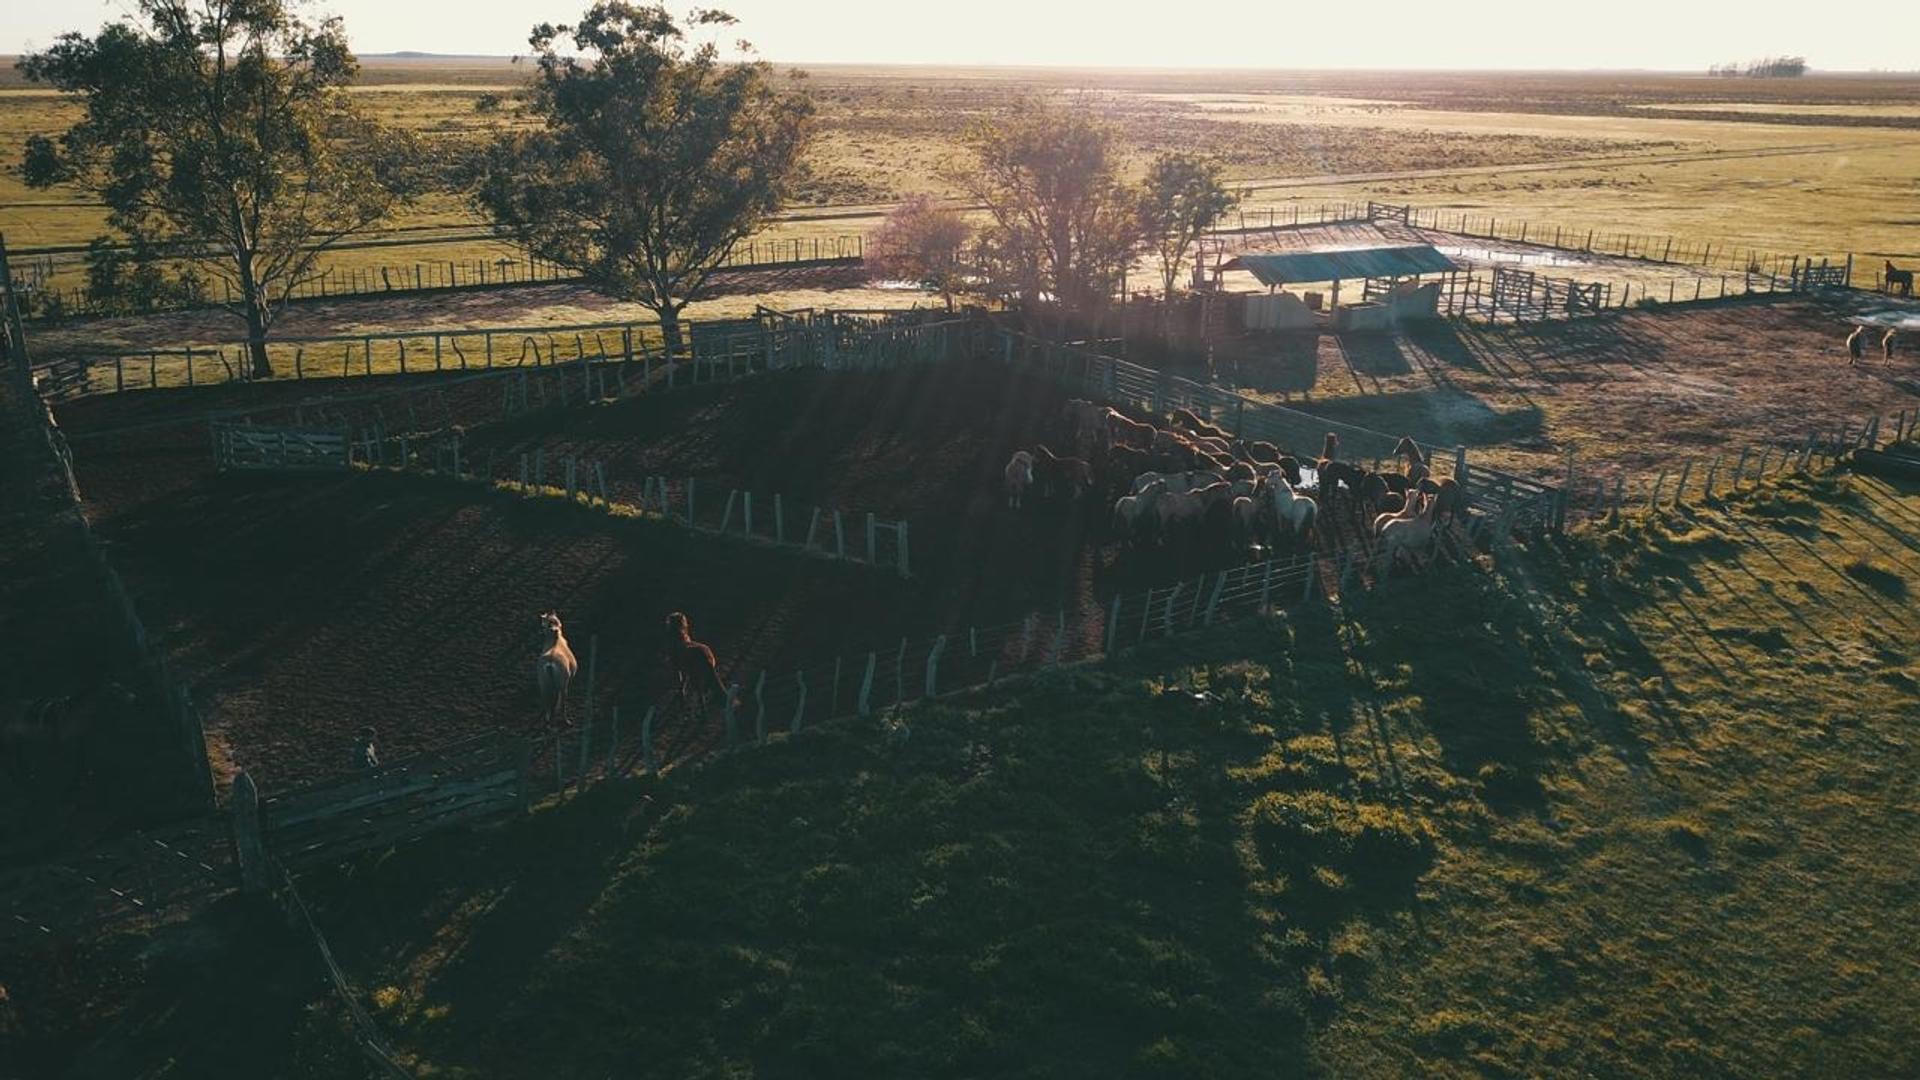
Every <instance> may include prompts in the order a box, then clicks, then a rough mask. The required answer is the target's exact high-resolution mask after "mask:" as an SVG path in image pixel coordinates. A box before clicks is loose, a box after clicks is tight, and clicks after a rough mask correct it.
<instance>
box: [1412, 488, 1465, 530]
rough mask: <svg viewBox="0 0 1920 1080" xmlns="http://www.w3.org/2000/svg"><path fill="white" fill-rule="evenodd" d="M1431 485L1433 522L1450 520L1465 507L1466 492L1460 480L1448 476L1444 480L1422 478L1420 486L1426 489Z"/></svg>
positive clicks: (1457, 515) (1423, 489)
mask: <svg viewBox="0 0 1920 1080" xmlns="http://www.w3.org/2000/svg"><path fill="white" fill-rule="evenodd" d="M1429 484H1431V485H1432V492H1431V493H1432V495H1433V520H1434V523H1435V524H1439V523H1441V522H1447V521H1452V520H1454V519H1455V518H1457V517H1459V516H1460V514H1461V513H1462V512H1464V511H1465V510H1466V508H1467V492H1466V489H1465V488H1463V487H1461V486H1460V482H1459V481H1457V480H1455V479H1454V478H1453V477H1451V476H1449V477H1447V478H1446V479H1445V480H1440V481H1433V480H1422V481H1421V482H1420V488H1421V490H1422V491H1426V490H1427V487H1428V485H1429Z"/></svg>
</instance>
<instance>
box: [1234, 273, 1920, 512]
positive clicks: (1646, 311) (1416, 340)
mask: <svg viewBox="0 0 1920 1080" xmlns="http://www.w3.org/2000/svg"><path fill="white" fill-rule="evenodd" d="M1887 306H1888V302H1886V301H1884V300H1879V299H1874V298H1872V297H1870V296H1863V295H1859V294H1847V295H1837V296H1835V297H1834V298H1832V299H1824V300H1823V299H1817V298H1809V297H1789V296H1781V297H1754V298H1751V299H1729V300H1727V301H1724V302H1708V303H1701V304H1686V305H1675V306H1671V307H1668V306H1664V305H1662V306H1656V307H1650V308H1629V309H1627V310H1625V311H1621V312H1617V313H1608V314H1606V315H1602V316H1597V317H1594V318H1586V319H1577V320H1567V321H1554V322H1542V323H1529V324H1525V325H1519V326H1516V325H1510V324H1502V325H1498V326H1487V325H1484V324H1461V323H1454V322H1445V323H1436V324H1434V325H1432V326H1430V327H1427V328H1424V329H1421V330H1418V331H1415V332H1410V333H1407V334H1350V335H1342V336H1332V335H1328V336H1322V337H1319V338H1289V337H1282V336H1277V335H1249V336H1247V337H1244V338H1242V339H1240V340H1238V341H1236V342H1234V343H1233V345H1232V347H1231V348H1224V349H1221V350H1220V352H1219V356H1220V367H1221V377H1222V379H1223V380H1224V381H1227V382H1235V383H1238V384H1239V385H1240V386H1241V387H1242V388H1243V389H1245V390H1246V391H1248V392H1250V393H1254V394H1257V395H1260V396H1263V397H1267V398H1269V399H1271V400H1273V401H1276V402H1283V403H1286V404H1289V405H1291V406H1293V407H1295V408H1299V409H1303V410H1306V411H1308V412H1314V413H1318V414H1320V415H1324V416H1327V417H1329V418H1331V419H1337V420H1344V421H1347V422H1349V423H1355V424H1362V425H1365V426H1368V427H1373V428H1378V429H1381V430H1385V431H1405V432H1411V433H1414V434H1416V435H1418V436H1420V437H1421V438H1423V439H1424V440H1426V441H1429V442H1434V443H1439V444H1442V445H1447V444H1457V445H1464V446H1468V447H1470V448H1471V454H1472V457H1473V459H1474V460H1478V461H1484V462H1486V463H1488V464H1492V465H1495V466H1497V467H1500V468H1507V469H1512V470H1514V471H1517V472H1523V473H1530V474H1535V475H1540V476H1544V477H1549V478H1551V477H1554V476H1557V475H1560V474H1561V473H1562V472H1563V471H1564V468H1565V458H1566V454H1567V452H1568V451H1569V450H1571V451H1573V452H1574V454H1575V457H1576V461H1577V463H1578V466H1579V467H1580V469H1581V470H1582V471H1583V472H1590V473H1592V474H1593V475H1599V476H1607V477H1610V476H1611V475H1612V473H1613V470H1616V469H1627V470H1630V471H1632V472H1634V473H1636V474H1637V473H1645V472H1648V471H1649V470H1658V469H1661V468H1667V467H1669V466H1672V465H1677V464H1678V463H1679V462H1680V461H1681V460H1683V459H1685V458H1688V457H1696V456H1698V457H1703V458H1704V457H1705V456H1708V455H1711V454H1714V453H1717V452H1721V451H1727V452H1731V453H1735V454H1737V453H1738V452H1739V450H1740V449H1741V448H1742V447H1747V446H1759V445H1762V444H1768V443H1773V444H1779V445H1795V446H1797V445H1799V444H1800V442H1801V441H1802V440H1804V439H1805V438H1806V437H1807V435H1808V434H1810V433H1814V432H1819V433H1830V432H1833V431H1837V430H1838V429H1839V428H1840V427H1841V425H1843V424H1852V425H1854V426H1855V427H1856V428H1857V427H1858V426H1859V424H1860V423H1862V422H1863V421H1864V420H1865V419H1866V418H1867V417H1869V416H1873V415H1876V414H1880V415H1885V414H1891V413H1894V412H1896V411H1898V410H1901V409H1913V408H1916V407H1920V335H1913V334H1909V335H1907V336H1905V337H1904V338H1903V339H1902V342H1901V344H1900V345H1899V347H1898V350H1897V352H1896V355H1895V359H1894V362H1893V363H1892V364H1891V365H1887V364H1884V363H1882V361H1881V360H1880V358H1879V357H1878V354H1877V350H1878V334H1877V333H1875V334H1874V340H1873V349H1872V350H1870V351H1873V353H1874V355H1873V356H1872V357H1871V358H1870V360H1869V361H1868V362H1865V363H1863V364H1862V365H1861V366H1860V367H1858V368H1849V367H1848V366H1847V362H1846V350H1845V346H1844V339H1845V337H1846V335H1847V333H1848V331H1849V330H1850V329H1851V326H1850V324H1849V321H1848V320H1850V319H1852V318H1856V317H1859V316H1860V315H1861V313H1862V312H1863V311H1867V310H1874V311H1881V310H1884V309H1886V307H1887Z"/></svg>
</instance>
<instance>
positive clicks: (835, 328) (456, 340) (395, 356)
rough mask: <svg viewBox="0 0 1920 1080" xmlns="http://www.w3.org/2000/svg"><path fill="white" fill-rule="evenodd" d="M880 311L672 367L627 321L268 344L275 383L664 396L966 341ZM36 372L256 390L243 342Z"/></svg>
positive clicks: (111, 386) (101, 385)
mask: <svg viewBox="0 0 1920 1080" xmlns="http://www.w3.org/2000/svg"><path fill="white" fill-rule="evenodd" d="M889 314H890V315H892V316H893V317H892V318H889V319H880V318H874V317H856V316H848V315H842V314H840V313H836V312H819V313H813V314H811V315H810V316H809V317H805V318H795V317H789V316H785V315H780V313H770V314H769V315H768V316H767V317H763V318H761V319H759V320H755V322H757V323H758V325H753V326H749V325H744V324H742V323H741V322H738V321H735V320H728V321H726V323H725V324H723V328H722V329H720V330H717V331H713V332H707V331H701V332H699V333H692V332H691V329H690V337H691V339H692V342H693V345H694V348H693V350H692V351H691V354H690V355H682V356H678V357H672V358H669V357H668V356H667V355H666V354H664V353H663V352H662V351H661V348H660V345H659V343H658V342H657V340H655V338H656V337H657V335H658V328H657V326H655V325H654V324H653V323H650V322H636V321H625V322H603V323H580V324H572V325H565V326H522V327H461V328H447V329H438V330H409V331H393V332H381V333H363V334H330V335H320V336H307V337H300V336H288V337H276V338H273V339H271V340H270V341H268V343H267V351H268V354H269V358H270V360H271V362H272V364H273V367H274V370H275V373H276V374H275V375H274V376H273V378H274V379H275V380H285V379H292V380H294V381H302V380H307V379H320V378H325V379H333V378H351V377H364V376H374V375H410V374H424V373H429V372H433V373H444V372H452V371H460V372H487V371H496V370H499V369H502V368H506V369H511V370H514V371H522V372H537V371H540V370H544V369H548V368H558V367H573V368H575V369H577V370H581V371H586V370H588V369H591V370H593V371H594V372H598V373H614V374H617V377H618V378H619V379H620V380H621V392H622V393H624V392H625V380H627V379H628V378H630V377H631V374H630V373H632V372H634V371H635V368H636V365H637V367H638V373H639V374H640V376H641V379H642V382H643V384H648V385H650V384H652V383H653V382H654V381H656V380H657V381H659V382H661V383H663V384H664V385H666V386H668V387H674V386H677V385H679V384H681V383H687V382H692V383H695V384H698V383H702V382H710V381H713V380H716V379H721V378H731V377H735V376H737V375H738V374H741V373H746V372H752V371H768V370H778V369H784V368H791V367H798V366H808V365H812V366H821V367H828V368H866V367H879V366H887V365H890V364H894V363H899V362H901V361H902V360H903V359H906V358H908V357H909V356H911V358H913V359H923V360H924V359H936V358H939V357H942V356H947V355H953V354H954V353H956V352H957V351H959V350H960V349H961V348H963V347H965V346H966V345H967V343H968V341H969V338H968V337H967V334H968V333H969V328H970V326H971V324H970V323H969V322H968V321H967V320H965V319H958V318H953V317H947V318H943V319H932V318H929V317H928V316H929V313H927V312H925V311H910V310H903V311H900V312H894V313H889ZM775 315H780V317H778V318H776V317H774V316H775ZM686 325H687V326H688V327H689V328H692V327H694V326H696V325H700V324H694V323H689V324H686ZM34 370H35V373H36V374H37V375H38V376H39V377H40V378H41V380H42V384H43V386H45V387H46V388H47V390H48V393H49V396H51V397H54V398H56V399H68V398H75V397H82V396H86V395H90V394H100V393H114V392H120V391H129V390H149V389H162V388H169V387H194V386H207V385H218V384H221V383H229V382H259V381H264V380H262V379H258V378H251V377H250V376H249V367H248V363H247V358H246V343H245V342H236V341H227V342H214V343H210V344H206V345H183V346H179V347H176V348H167V349H143V350H135V351H102V352H98V353H89V354H86V355H82V356H67V357H61V358H57V359H47V360H43V361H41V362H40V363H38V364H36V365H35V368H34ZM567 389H568V388H567V387H565V386H563V387H561V388H560V390H561V391H562V392H563V393H564V392H566V390H567Z"/></svg>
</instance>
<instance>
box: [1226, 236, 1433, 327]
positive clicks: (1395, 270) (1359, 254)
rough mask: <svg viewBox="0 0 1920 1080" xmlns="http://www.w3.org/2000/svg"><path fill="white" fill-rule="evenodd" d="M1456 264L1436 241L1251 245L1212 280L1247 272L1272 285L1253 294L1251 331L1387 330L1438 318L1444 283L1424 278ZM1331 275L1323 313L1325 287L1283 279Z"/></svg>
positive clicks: (1248, 314)
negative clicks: (1263, 248) (1356, 292)
mask: <svg viewBox="0 0 1920 1080" xmlns="http://www.w3.org/2000/svg"><path fill="white" fill-rule="evenodd" d="M1458 269H1459V268H1458V267H1457V266H1455V265H1454V263H1453V261H1452V260H1451V259H1448V258H1447V257H1446V256H1445V255H1443V254H1441V253H1440V250H1439V249H1438V248H1435V247H1434V246H1433V245H1432V244H1404V243H1402V244H1392V243H1389V244H1379V245H1366V246H1324V247H1321V246H1316V247H1311V248H1308V249H1306V250H1302V251H1284V252H1247V253H1244V254H1240V255H1235V256H1234V257H1232V258H1231V259H1228V260H1227V261H1226V262H1224V263H1221V264H1220V265H1219V267H1218V268H1217V269H1216V271H1215V281H1216V283H1217V284H1221V285H1224V283H1225V276H1226V275H1227V274H1229V273H1245V274H1248V275H1250V276H1251V277H1252V278H1253V279H1254V280H1255V281H1256V282H1258V283H1259V284H1260V285H1264V286H1266V288H1267V293H1266V295H1265V296H1259V295H1254V296H1249V297H1248V298H1247V299H1246V301H1245V304H1246V308H1245V315H1244V325H1245V326H1246V327H1247V329H1249V330H1309V329H1317V328H1322V327H1325V328H1330V329H1333V330H1385V329H1389V328H1391V327H1393V326H1395V325H1398V324H1399V323H1402V322H1409V321H1416V320H1420V319H1434V318H1438V317H1439V302H1440V284H1439V282H1438V281H1425V282H1423V281H1422V279H1423V278H1425V277H1427V276H1429V275H1446V274H1451V273H1454V272H1455V271H1456V270H1458ZM1356 280H1358V281H1361V282H1363V283H1364V284H1363V285H1362V293H1361V299H1360V300H1359V301H1358V302H1357V303H1352V304H1348V305H1345V306H1342V305H1341V303H1340V286H1341V284H1342V283H1343V282H1352V281H1356ZM1321 282H1326V283H1328V284H1329V285H1330V286H1331V298H1330V300H1329V301H1328V302H1327V303H1326V305H1325V306H1326V311H1325V313H1324V314H1321V311H1320V309H1321V307H1322V294H1320V293H1318V292H1307V293H1305V294H1304V295H1303V296H1300V297H1296V296H1294V295H1293V294H1291V293H1286V292H1282V291H1280V289H1281V287H1282V286H1284V285H1313V284H1319V283H1321Z"/></svg>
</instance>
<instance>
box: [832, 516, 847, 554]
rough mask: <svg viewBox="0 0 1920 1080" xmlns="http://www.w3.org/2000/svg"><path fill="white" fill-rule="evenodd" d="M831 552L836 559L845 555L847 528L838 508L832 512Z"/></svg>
mask: <svg viewBox="0 0 1920 1080" xmlns="http://www.w3.org/2000/svg"><path fill="white" fill-rule="evenodd" d="M833 554H834V557H835V558H837V559H845V558H846V557H847V529H846V525H845V524H844V523H843V522H842V521H841V520H840V511H838V510H835V511H834V512H833Z"/></svg>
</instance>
